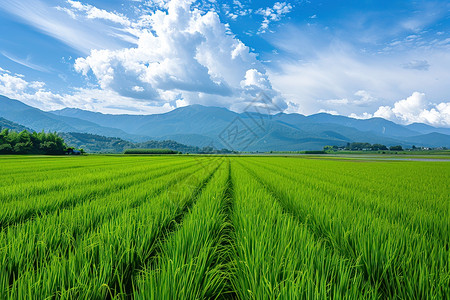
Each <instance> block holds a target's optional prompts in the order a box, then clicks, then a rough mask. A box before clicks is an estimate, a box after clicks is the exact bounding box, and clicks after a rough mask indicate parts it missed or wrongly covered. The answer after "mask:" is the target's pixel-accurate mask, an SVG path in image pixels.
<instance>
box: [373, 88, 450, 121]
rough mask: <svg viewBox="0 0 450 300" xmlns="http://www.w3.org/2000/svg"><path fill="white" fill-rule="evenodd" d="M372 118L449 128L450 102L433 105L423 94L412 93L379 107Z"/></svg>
mask: <svg viewBox="0 0 450 300" xmlns="http://www.w3.org/2000/svg"><path fill="white" fill-rule="evenodd" d="M374 117H381V118H384V119H388V120H392V121H395V122H399V123H402V124H411V123H415V122H418V123H426V124H430V125H433V126H446V127H449V126H450V102H442V103H439V104H433V103H430V102H429V101H427V100H426V97H425V94H424V93H419V92H414V93H413V94H412V95H411V96H409V97H408V98H406V99H403V100H400V101H397V102H395V103H394V105H393V107H391V106H380V107H379V108H378V110H377V111H376V112H375V113H374Z"/></svg>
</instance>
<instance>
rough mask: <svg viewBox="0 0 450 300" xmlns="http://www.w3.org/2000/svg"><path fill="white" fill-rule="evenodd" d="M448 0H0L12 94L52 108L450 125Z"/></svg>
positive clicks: (1, 38) (2, 48)
mask: <svg viewBox="0 0 450 300" xmlns="http://www.w3.org/2000/svg"><path fill="white" fill-rule="evenodd" d="M449 29H450V3H449V2H448V1H312V0H311V1H301V0H296V1H279V2H276V1H254V0H253V1H244V0H239V1H237V0H235V1H219V0H215V1H188V0H171V1H166V0H153V1H138V0H122V1H54V0H33V1H31V0H10V1H2V2H1V3H0V32H1V34H0V94H3V95H6V96H8V97H12V98H16V99H19V100H21V101H24V102H25V103H27V104H30V105H33V106H36V107H39V108H41V109H44V110H52V109H61V108H64V107H77V108H82V109H88V110H93V111H100V112H105V113H130V114H148V113H159V112H166V111H170V110H172V109H174V108H176V107H180V106H185V105H189V104H203V105H214V106H222V107H226V108H229V109H232V110H235V111H242V110H243V109H244V108H245V107H247V106H248V104H249V103H252V102H253V101H254V99H255V98H257V95H258V93H260V92H264V93H265V94H266V95H268V96H269V97H270V98H271V99H272V101H273V102H274V103H275V104H276V105H277V106H278V107H279V108H280V109H281V110H283V111H284V112H288V113H293V112H296V113H302V114H313V113H317V112H328V113H333V114H341V115H346V116H352V117H357V118H369V117H374V116H376V117H383V118H386V119H390V120H392V121H395V122H398V123H402V124H408V123H412V122H424V123H428V124H431V125H435V126H445V127H450V71H449V70H450V33H449Z"/></svg>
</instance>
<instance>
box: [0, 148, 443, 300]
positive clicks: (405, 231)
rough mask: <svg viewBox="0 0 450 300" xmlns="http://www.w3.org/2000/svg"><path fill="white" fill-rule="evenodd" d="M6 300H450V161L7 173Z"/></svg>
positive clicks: (24, 164) (1, 248) (236, 161)
mask: <svg viewBox="0 0 450 300" xmlns="http://www.w3.org/2000/svg"><path fill="white" fill-rule="evenodd" d="M0 166H1V168H0V179H1V180H0V186H1V189H0V201H1V208H2V209H1V210H0V230H1V231H0V299H23V298H27V299H44V298H62V299H124V298H134V299H204V298H222V299H223V298H229V299H298V298H299V299H326V298H351V299H361V298H367V299H369V298H370V299H448V298H450V261H449V256H450V250H449V227H450V226H449V222H450V221H449V220H450V218H449V210H450V208H449V204H450V198H449V194H450V193H449V192H450V188H449V182H450V162H445V161H444V162H442V161H441V162H432V161H431V162H430V161H427V162H423V161H383V160H378V161H370V160H367V161H366V160H353V159H333V158H330V159H320V158H317V157H312V156H311V157H308V156H305V157H276V156H274V157H250V156H249V157H245V156H244V157H224V156H119V155H117V156H114V155H111V156H82V157H44V156H42V157H37V156H36V157H31V156H30V157H27V156H25V157H21V156H9V157H1V158H0Z"/></svg>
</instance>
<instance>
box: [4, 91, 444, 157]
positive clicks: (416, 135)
mask: <svg viewBox="0 0 450 300" xmlns="http://www.w3.org/2000/svg"><path fill="white" fill-rule="evenodd" d="M0 117H4V118H5V119H8V120H11V121H14V122H16V123H19V124H22V125H24V126H27V127H30V128H32V129H34V130H42V129H44V130H47V131H60V132H85V133H91V134H100V135H104V136H109V137H120V138H122V139H126V140H130V141H144V140H146V139H147V140H149V139H153V140H167V139H170V140H174V141H176V142H179V143H183V144H188V145H193V146H198V147H205V146H213V147H215V148H218V149H220V148H228V149H230V150H239V151H244V150H247V151H271V150H273V151H283V150H286V151H296V150H317V149H321V148H322V147H323V146H325V145H345V144H346V143H348V142H369V143H380V144H385V145H387V146H391V145H402V146H412V145H416V146H425V147H440V146H445V147H450V140H449V138H450V129H449V128H435V127H432V126H429V125H426V124H411V125H408V126H402V125H399V124H396V123H393V122H391V121H388V120H385V119H382V118H373V119H367V120H359V119H353V118H348V117H344V116H335V115H330V114H325V113H320V114H315V115H311V116H304V115H301V114H285V113H279V114H276V115H264V114H257V113H236V112H233V111H230V110H227V109H225V108H219V107H206V106H201V105H191V106H186V107H182V108H177V109H175V110H173V111H171V112H168V113H163V114H154V115H109V114H101V113H96V112H91V111H85V110H80V109H74V108H65V109H62V110H58V111H52V112H43V111H41V110H39V109H36V108H33V107H30V106H28V105H25V104H23V103H21V102H19V101H16V100H11V99H9V98H6V97H1V96H0Z"/></svg>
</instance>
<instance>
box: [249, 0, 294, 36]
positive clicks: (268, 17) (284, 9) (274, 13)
mask: <svg viewBox="0 0 450 300" xmlns="http://www.w3.org/2000/svg"><path fill="white" fill-rule="evenodd" d="M292 8H293V6H292V4H290V3H287V2H276V3H275V4H274V5H273V7H266V8H260V9H258V10H257V11H256V13H257V14H260V15H262V16H264V20H263V21H262V23H261V27H260V28H259V32H261V33H264V32H266V31H267V29H268V28H269V24H270V23H271V22H276V21H280V20H281V18H282V17H284V16H285V15H286V14H288V13H290V12H291V10H292Z"/></svg>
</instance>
